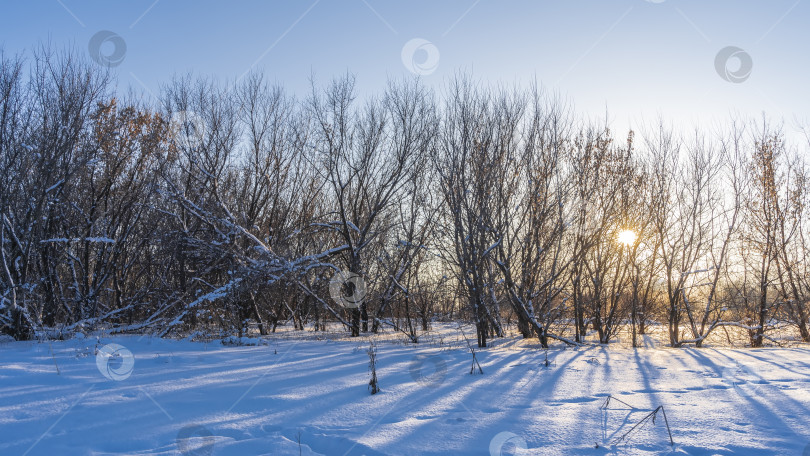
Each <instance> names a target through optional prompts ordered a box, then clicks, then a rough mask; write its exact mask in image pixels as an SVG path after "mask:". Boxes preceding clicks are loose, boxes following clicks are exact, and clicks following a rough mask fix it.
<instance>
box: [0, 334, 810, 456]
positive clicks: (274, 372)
mask: <svg viewBox="0 0 810 456" xmlns="http://www.w3.org/2000/svg"><path fill="white" fill-rule="evenodd" d="M298 334H299V335H298V336H296V335H295V334H294V333H291V332H285V333H282V334H279V335H277V336H272V337H270V338H268V339H266V340H265V341H264V342H263V343H265V344H266V345H259V346H224V345H222V344H221V343H220V342H219V341H210V342H191V341H173V340H161V339H154V338H150V337H137V336H124V337H114V338H109V337H107V338H102V339H101V340H100V342H97V340H96V338H86V339H72V340H69V341H63V342H52V343H50V344H49V343H37V342H11V343H2V344H0V454H2V455H72V454H80V455H91V454H92V455H105V454H137V455H144V454H150V455H151V454H155V455H177V454H181V455H192V454H195V455H202V454H206V455H240V456H241V455H258V454H268V455H285V454H289V455H299V454H301V455H330V456H331V455H367V456H373V455H423V454H424V455H449V454H462V455H490V454H495V455H498V454H504V455H505V454H548V455H567V454H573V455H602V454H669V453H671V454H690V455H714V454H740V455H760V454H761V455H773V454H779V455H802V454H803V452H805V453H804V454H810V450H806V448H807V447H808V444H810V349H808V348H805V347H794V348H769V349H758V350H752V349H716V348H704V349H667V348H654V349H639V350H632V349H629V348H621V347H618V346H611V347H584V348H579V349H564V348H554V349H551V350H549V351H548V360H549V363H548V365H546V364H545V363H544V360H545V356H546V354H545V352H544V351H543V350H540V349H538V348H537V346H536V345H532V344H531V343H527V342H524V341H518V340H516V339H500V340H498V341H496V343H495V344H494V346H493V347H491V348H488V349H485V350H482V351H479V352H478V359H479V361H480V364H481V367H482V368H483V370H484V374H483V375H481V374H476V375H470V367H471V361H472V357H471V355H470V353H469V350H467V349H466V344H465V343H464V341H463V339H461V338H459V336H458V334H457V332H456V333H454V332H453V331H452V330H447V331H446V332H445V333H444V334H441V335H438V336H436V337H433V338H428V339H425V342H424V343H421V344H419V345H409V344H404V343H402V342H401V338H380V339H378V341H377V347H378V359H379V360H378V367H377V374H378V377H379V379H380V387H381V388H382V392H381V393H379V394H377V395H374V396H372V395H370V394H369V390H368V388H367V383H368V380H369V373H368V356H367V354H366V351H365V350H366V348H367V342H365V341H366V340H367V339H363V340H357V339H355V340H348V339H347V338H342V337H341V338H328V337H327V338H323V337H322V336H321V335H318V334H316V333H312V332H309V331H308V332H306V333H304V337H302V336H301V335H300V333H298ZM111 344H112V345H111ZM115 344H117V345H115ZM130 353H131V354H132V357H131V358H130V356H129V354H130ZM608 396H612V397H613V399H611V400H610V401H609V403H608V404H607V407H605V402H606V399H607V398H608ZM658 406H663V411H664V412H665V413H666V418H667V420H666V421H668V423H669V427H670V428H671V431H672V438H673V440H674V442H675V445H674V447H673V446H670V444H669V436H668V433H667V426H666V423H665V420H664V419H663V418H664V416H663V414H662V413H660V412H659V413H658V414H656V415H655V418H656V419H655V422H654V423H653V422H652V421H651V420H650V421H647V422H645V423H644V424H642V425H641V426H638V427H636V428H635V430H633V431H632V432H630V433H629V434H627V433H628V431H630V430H631V429H632V428H633V426H634V425H635V424H636V423H638V422H639V421H640V420H642V418H644V417H645V416H646V415H648V414H649V413H650V412H651V411H652V410H654V409H656V408H657V407H658ZM630 407H633V408H630ZM626 434H627V435H626ZM625 435H626V437H625V438H624V440H621V439H622V437H623V436H625ZM299 442H300V444H299ZM524 446H525V448H526V449H525V450H524V449H523V447H524Z"/></svg>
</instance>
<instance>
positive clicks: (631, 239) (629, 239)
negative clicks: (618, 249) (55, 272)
mask: <svg viewBox="0 0 810 456" xmlns="http://www.w3.org/2000/svg"><path fill="white" fill-rule="evenodd" d="M637 237H638V236H636V232H635V231H633V230H622V231H619V236H618V237H617V239H618V241H619V243H621V244H624V245H633V244H635V243H636V238H637Z"/></svg>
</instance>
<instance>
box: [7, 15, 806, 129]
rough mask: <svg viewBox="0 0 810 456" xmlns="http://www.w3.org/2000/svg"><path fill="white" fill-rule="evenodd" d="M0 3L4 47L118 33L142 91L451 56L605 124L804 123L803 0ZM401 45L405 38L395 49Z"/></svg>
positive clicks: (322, 74) (284, 78)
mask: <svg viewBox="0 0 810 456" xmlns="http://www.w3.org/2000/svg"><path fill="white" fill-rule="evenodd" d="M2 11H3V14H2V15H0V44H2V46H3V48H4V49H5V51H6V52H7V53H9V52H10V53H15V52H20V51H23V50H26V49H29V50H30V49H31V48H32V46H34V45H37V44H38V43H41V42H46V41H50V42H51V43H53V44H55V45H57V46H59V45H62V44H63V43H72V44H73V45H75V46H76V47H77V48H79V49H81V50H82V51H87V48H88V43H89V42H90V40H91V38H92V37H93V36H94V35H95V34H96V33H98V32H99V31H103V30H107V31H110V32H112V33H114V34H117V35H118V36H120V37H121V39H122V40H123V41H124V42H125V43H126V54H125V55H124V58H123V61H121V63H120V65H118V66H116V67H115V68H114V72H115V73H116V74H117V75H118V76H117V78H118V83H119V85H120V86H121V87H122V88H128V87H132V88H134V89H135V90H137V91H144V92H145V93H149V92H152V93H158V92H159V88H160V85H161V84H162V83H165V82H168V81H169V80H170V79H171V77H172V75H174V74H183V73H186V72H189V71H193V72H194V73H196V74H203V75H211V76H215V77H217V78H219V79H221V80H233V79H235V78H238V77H240V76H241V75H243V74H244V73H245V72H246V71H248V70H249V69H251V68H255V69H261V70H263V71H264V72H265V73H266V74H267V75H268V77H269V78H270V79H271V80H275V81H278V82H279V83H281V84H283V85H284V86H286V87H287V88H288V89H289V90H290V91H292V92H294V93H296V94H299V95H305V94H306V93H307V91H308V79H309V77H310V74H315V76H316V79H317V80H321V81H325V80H328V79H329V78H331V77H332V76H335V75H339V74H342V73H345V72H347V71H349V72H352V73H355V74H356V75H357V78H358V89H359V91H360V93H361V94H363V93H371V92H375V91H379V90H380V89H381V88H382V87H383V86H384V85H385V82H386V80H387V79H388V78H389V77H399V76H406V75H411V74H412V72H411V71H410V70H415V71H417V72H421V73H424V74H422V76H421V77H422V78H423V79H424V80H425V82H426V83H427V84H429V85H435V86H437V87H440V86H441V85H442V83H443V81H446V78H447V77H448V76H449V75H452V74H453V73H454V72H456V71H458V70H466V71H472V72H473V74H474V75H475V76H476V77H477V78H480V79H481V80H484V81H490V82H493V83H495V82H506V83H511V82H521V83H526V82H529V81H531V80H532V79H533V78H535V77H536V78H537V79H538V80H539V81H540V82H541V83H542V84H543V85H544V86H545V87H546V88H549V89H552V90H556V91H558V92H559V93H561V94H563V95H564V96H566V97H568V98H569V99H571V100H572V101H573V102H574V104H575V106H576V107H577V109H578V110H579V111H581V112H584V113H586V114H589V115H592V116H603V115H604V114H605V110H606V109H607V110H608V112H609V117H610V120H611V122H612V124H613V126H614V127H615V128H617V129H623V128H627V126H628V125H637V124H638V123H639V122H643V121H645V120H649V119H652V118H655V117H657V116H659V115H661V116H662V117H664V118H665V119H669V120H671V121H672V122H673V123H675V124H679V125H683V126H692V125H696V124H699V125H704V126H705V125H707V124H711V123H717V122H723V121H725V120H726V119H727V118H728V116H729V115H730V113H739V114H742V115H747V116H756V115H759V114H760V113H762V112H766V113H767V114H768V115H770V116H771V117H772V118H774V119H776V120H784V122H785V127H786V129H793V128H795V126H796V125H797V120H800V121H804V123H805V124H810V90H808V89H807V85H806V82H805V81H806V80H807V76H808V73H809V72H810V57H809V56H810V32H808V31H807V30H808V28H807V24H808V23H810V21H809V19H810V1H801V0H800V1H797V0H770V1H767V2H766V1H741V0H728V1H711V0H702V1H701V0H692V1H687V0H663V1H661V0H615V1H614V0H611V1H608V0H569V1H553V2H552V1H527V0H521V1H495V0H478V1H476V0H445V1H439V0H434V1H423V0H418V1H407V2H405V1H402V2H393V1H383V0H365V1H364V0H346V1H336V0H320V1H315V0H301V1H230V2H224V1H219V2H215V1H189V0H157V1H155V0H147V1H123V0H117V1H87V0H40V1H36V0H34V1H24V2H12V1H8V0H7V1H6V2H4V3H3V6H2ZM414 39H418V40H420V41H415V42H412V43H416V44H414V45H413V46H410V47H406V44H407V43H409V42H411V40H414ZM104 46H106V47H103V48H102V51H101V52H102V54H103V53H105V52H107V53H111V52H112V51H113V50H114V44H112V43H111V42H107V43H105V44H104ZM727 46H736V47H737V48H739V49H741V50H742V52H744V53H746V54H747V55H748V56H750V61H751V64H752V66H751V71H750V73H747V71H746V72H745V73H747V76H748V77H747V78H744V77H743V79H744V81H742V82H730V81H727V80H726V79H724V78H723V77H721V75H720V74H718V71H717V68H716V65H715V60H716V57H717V55H718V52H720V51H721V49H723V48H726V47H727ZM403 48H406V51H407V50H409V49H411V48H413V49H416V52H414V53H409V54H408V55H412V58H407V57H406V58H403ZM420 65H422V67H420ZM739 65H740V61H739V60H738V59H737V58H731V59H730V60H729V61H728V65H727V66H726V67H725V68H727V69H728V70H729V71H731V73H732V74H733V73H734V72H735V71H736V70H737V69H738V67H739ZM428 73H429V74H428Z"/></svg>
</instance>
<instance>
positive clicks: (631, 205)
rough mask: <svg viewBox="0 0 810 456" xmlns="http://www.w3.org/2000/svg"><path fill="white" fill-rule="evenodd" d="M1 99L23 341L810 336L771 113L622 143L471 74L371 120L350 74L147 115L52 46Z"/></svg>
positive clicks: (5, 190)
mask: <svg viewBox="0 0 810 456" xmlns="http://www.w3.org/2000/svg"><path fill="white" fill-rule="evenodd" d="M0 97H2V98H0V221H1V222H2V223H1V224H0V247H1V248H0V291H1V292H2V304H0V332H2V333H5V334H9V335H11V336H13V337H15V338H16V339H21V340H22V339H30V338H33V337H36V336H37V335H38V334H52V333H53V332H59V331H61V332H65V333H71V332H75V331H87V330H94V329H102V328H103V329H105V330H107V331H113V332H124V331H126V332H150V333H154V334H158V335H162V336H166V335H179V334H183V335H186V334H192V333H195V332H204V333H212V332H213V333H222V334H234V335H236V334H238V335H240V336H241V335H243V334H244V333H245V332H246V331H247V330H248V328H249V327H253V326H254V325H258V328H259V331H261V332H262V333H268V332H270V331H274V330H275V328H276V326H277V325H278V324H282V323H289V322H291V323H292V324H294V325H295V327H296V328H298V329H304V328H305V327H312V328H314V329H315V330H321V329H324V325H325V324H327V323H334V322H339V323H341V324H343V325H345V328H346V330H347V331H349V332H350V333H351V334H352V335H354V336H357V335H359V334H361V333H362V332H367V331H371V332H377V331H380V330H382V329H386V330H391V329H393V330H396V331H402V332H403V333H405V334H407V335H408V336H409V337H410V338H411V339H412V340H413V341H414V342H417V341H418V338H419V334H420V333H421V331H424V330H428V329H429V327H430V325H431V322H432V321H435V320H436V319H448V320H464V321H472V322H474V323H475V324H476V327H477V339H478V344H479V346H482V347H483V346H486V344H487V340H488V339H489V338H492V337H500V336H503V335H504V333H505V331H506V327H507V325H509V324H511V322H514V323H515V324H516V327H517V328H518V330H519V331H520V332H521V333H522V334H523V336H524V337H527V338H535V337H536V338H538V339H539V340H540V342H541V343H542V344H543V346H547V345H548V344H549V343H551V342H552V341H555V340H556V341H559V342H562V343H566V344H577V343H581V342H582V341H583V340H584V337H585V335H586V334H588V333H590V332H591V331H594V332H595V334H596V335H597V336H598V339H599V341H600V342H601V343H608V342H610V341H611V340H612V339H614V338H615V337H616V336H617V334H618V332H619V331H620V330H624V329H627V328H630V329H631V331H632V340H633V344H634V345H635V344H636V343H637V339H638V338H639V335H641V334H644V333H645V332H646V331H648V330H649V329H650V328H651V326H653V325H661V326H663V327H665V328H667V329H668V334H669V342H670V343H671V345H673V346H682V345H684V344H694V345H698V346H700V345H701V343H702V342H703V341H704V340H705V339H706V338H707V337H708V336H709V335H710V334H711V333H712V332H713V331H715V330H717V329H718V328H721V327H724V326H736V327H738V329H740V330H743V331H747V334H748V336H749V338H750V344H751V345H752V346H761V345H763V343H765V342H766V341H767V340H768V339H769V338H770V336H769V331H772V330H773V328H774V327H776V326H777V325H790V326H791V327H793V328H794V330H795V331H796V333H797V334H799V335H800V337H801V339H802V340H804V341H810V330H808V326H807V325H808V312H810V308H808V299H809V298H810V271H808V262H807V256H808V253H810V239H809V238H808V237H809V236H810V230H808V226H807V220H808V215H810V214H809V213H808V204H807V191H808V189H809V187H808V186H809V185H810V183H809V181H808V177H809V176H810V170H809V169H808V166H807V163H805V160H804V159H805V157H806V151H807V148H806V146H807V144H794V145H788V144H786V142H785V135H784V134H783V132H782V131H781V129H780V128H779V127H774V126H772V125H771V124H769V123H768V121H767V120H766V119H762V120H757V121H748V120H746V121H733V122H731V123H730V124H729V125H728V126H727V127H726V128H725V129H724V130H723V131H722V132H716V131H714V132H704V131H695V132H692V133H691V134H689V135H687V136H681V135H679V134H677V133H676V132H675V130H674V129H672V128H668V127H666V125H665V124H664V123H663V122H660V121H659V122H657V123H651V124H650V127H649V128H648V131H646V132H645V133H644V134H640V135H636V134H634V133H633V132H630V133H629V134H627V135H626V136H624V135H622V136H620V137H617V136H615V135H614V133H613V132H611V131H610V130H609V129H608V128H607V127H606V126H605V125H604V124H600V123H597V122H589V121H585V120H583V119H582V118H581V117H578V116H577V114H576V113H575V112H574V111H573V109H572V108H571V106H570V105H569V104H567V103H565V102H564V101H561V100H560V99H559V98H557V97H555V96H552V95H549V94H547V93H545V92H544V91H543V90H541V89H540V88H538V87H528V88H522V87H517V86H514V87H505V86H497V87H494V86H487V85H482V84H480V83H479V82H477V81H475V80H474V79H473V78H471V77H469V76H467V75H459V76H457V77H455V78H453V79H451V80H449V81H447V83H446V84H445V86H444V88H443V89H442V90H441V91H439V92H438V93H437V92H434V91H432V90H429V89H428V88H426V87H425V86H424V85H422V84H421V83H420V82H419V81H418V80H405V81H394V82H389V84H388V85H387V88H386V89H385V90H384V91H383V92H382V93H379V94H377V95H375V96H371V97H368V98H367V99H365V100H362V101H360V100H357V99H356V93H355V87H354V79H353V77H352V76H343V77H340V78H336V79H334V80H333V81H332V82H331V83H328V84H323V85H317V84H313V87H312V91H311V94H310V95H309V96H307V97H305V98H303V99H296V98H295V97H293V96H291V95H290V94H288V93H287V92H285V91H284V89H283V88H282V87H279V86H276V85H272V84H269V83H268V82H267V81H266V79H265V78H264V77H263V76H262V75H260V74H251V75H248V76H247V77H245V78H244V79H242V80H239V81H237V82H236V83H233V84H227V85H222V84H218V83H216V82H214V81H211V80H208V79H205V78H197V79H194V78H191V77H185V78H177V79H175V80H173V81H171V82H170V83H169V84H168V85H166V86H165V87H163V88H162V90H161V92H160V94H159V100H147V101H144V100H141V99H137V98H134V97H131V96H130V97H128V98H131V99H132V100H131V101H126V99H127V97H121V96H119V95H117V94H116V93H115V90H114V88H113V85H112V83H111V80H110V75H109V74H108V73H106V72H105V71H103V70H100V69H99V67H97V66H93V65H92V64H90V63H88V62H87V61H85V60H84V59H82V58H79V57H78V56H77V55H76V54H75V53H72V52H66V53H54V52H50V51H47V50H41V51H39V52H36V53H34V54H33V55H32V56H31V57H29V58H23V57H19V56H8V55H5V54H2V55H0ZM348 278H353V279H352V280H348ZM335 280H339V282H340V283H338V284H337V287H335V283H334V282H335ZM330 282H333V283H331V285H332V286H331V292H330ZM336 290H337V292H336ZM336 293H337V295H338V296H335V294H336ZM360 294H361V296H359V298H362V299H356V298H358V295H360ZM347 296H352V297H353V298H355V300H354V301H351V302H352V303H354V304H355V305H346V302H347V301H346V299H343V298H344V297H347Z"/></svg>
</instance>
